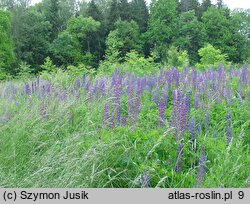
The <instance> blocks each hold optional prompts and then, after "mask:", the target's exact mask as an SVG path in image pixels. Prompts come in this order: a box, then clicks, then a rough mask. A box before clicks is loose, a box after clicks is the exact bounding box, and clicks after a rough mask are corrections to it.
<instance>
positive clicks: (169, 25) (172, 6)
mask: <svg viewBox="0 0 250 204" xmlns="http://www.w3.org/2000/svg"><path fill="white" fill-rule="evenodd" d="M150 6H151V8H150V15H149V22H148V31H147V40H148V42H149V43H150V44H151V46H152V48H153V49H154V51H155V52H157V53H158V55H159V57H160V59H161V60H162V61H166V58H165V59H164V57H166V56H164V55H165V53H164V50H166V49H167V47H168V46H167V45H168V44H170V43H171V41H172V39H173V37H174V36H175V35H176V23H177V11H176V8H177V5H176V0H169V1H165V0H158V1H153V2H152V4H151V5H150Z"/></svg>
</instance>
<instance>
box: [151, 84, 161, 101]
mask: <svg viewBox="0 0 250 204" xmlns="http://www.w3.org/2000/svg"><path fill="white" fill-rule="evenodd" d="M159 89H160V88H159V87H158V86H157V87H156V89H155V91H154V92H153V101H154V103H155V105H156V106H158V105H159Z"/></svg>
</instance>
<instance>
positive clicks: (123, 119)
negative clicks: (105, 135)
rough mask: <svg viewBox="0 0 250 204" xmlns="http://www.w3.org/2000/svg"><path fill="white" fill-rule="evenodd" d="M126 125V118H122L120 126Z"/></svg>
mask: <svg viewBox="0 0 250 204" xmlns="http://www.w3.org/2000/svg"><path fill="white" fill-rule="evenodd" d="M126 124H127V118H126V116H123V117H122V125H123V126H125V125H126Z"/></svg>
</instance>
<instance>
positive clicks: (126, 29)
mask: <svg viewBox="0 0 250 204" xmlns="http://www.w3.org/2000/svg"><path fill="white" fill-rule="evenodd" d="M106 47H107V48H106V49H107V51H106V58H117V61H122V60H123V59H124V57H125V55H126V53H128V52H130V51H131V50H136V51H137V52H139V53H140V52H141V51H142V47H141V41H140V31H139V26H138V25H137V23H136V22H134V21H130V22H128V21H121V20H119V21H117V22H116V23H115V30H113V31H111V32H110V33H109V35H108V38H107V40H106Z"/></svg>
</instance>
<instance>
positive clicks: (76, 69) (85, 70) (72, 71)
mask: <svg viewBox="0 0 250 204" xmlns="http://www.w3.org/2000/svg"><path fill="white" fill-rule="evenodd" d="M66 72H67V73H68V74H69V75H70V76H71V77H72V78H75V77H81V76H82V75H83V74H86V75H88V76H94V75H95V73H96V71H95V69H93V68H91V67H87V66H86V65H85V64H79V65H78V66H72V65H70V66H68V67H67V70H66Z"/></svg>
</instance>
